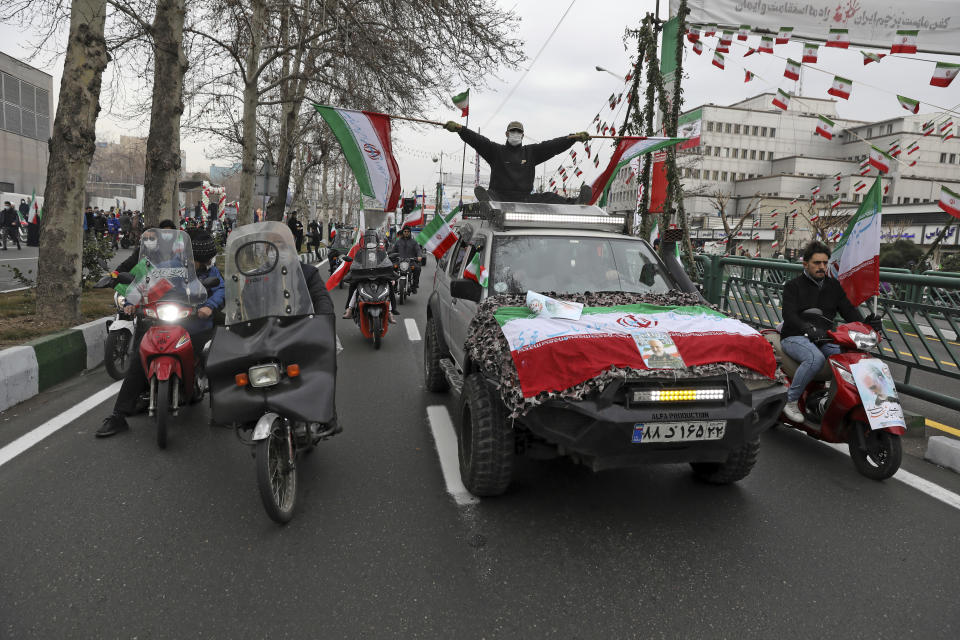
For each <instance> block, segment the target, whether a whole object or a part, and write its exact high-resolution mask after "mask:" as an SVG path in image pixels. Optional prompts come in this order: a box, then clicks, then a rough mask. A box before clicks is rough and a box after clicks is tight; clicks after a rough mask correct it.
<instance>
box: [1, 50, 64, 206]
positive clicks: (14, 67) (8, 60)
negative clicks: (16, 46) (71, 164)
mask: <svg viewBox="0 0 960 640" xmlns="http://www.w3.org/2000/svg"><path fill="white" fill-rule="evenodd" d="M52 92H53V77H52V76H50V74H47V73H44V72H43V71H40V70H39V69H35V68H33V67H31V66H30V65H28V64H26V63H24V62H21V61H20V60H17V59H16V58H13V57H11V56H8V55H6V54H5V53H0V192H6V193H19V194H27V195H29V194H31V193H33V191H34V190H36V192H37V193H38V194H42V193H43V189H44V187H45V186H46V182H47V159H48V158H49V151H48V148H47V141H48V140H49V139H50V135H51V133H52V126H53V125H52V122H53V96H52Z"/></svg>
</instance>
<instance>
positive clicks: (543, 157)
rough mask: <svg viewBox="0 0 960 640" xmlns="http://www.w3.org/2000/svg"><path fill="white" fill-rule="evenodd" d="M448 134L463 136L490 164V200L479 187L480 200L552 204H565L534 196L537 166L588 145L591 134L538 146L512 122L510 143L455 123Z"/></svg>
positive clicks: (584, 197)
mask: <svg viewBox="0 0 960 640" xmlns="http://www.w3.org/2000/svg"><path fill="white" fill-rule="evenodd" d="M444 129H446V130H447V131H453V132H457V133H459V134H460V139H461V140H463V141H464V142H466V143H467V144H468V145H470V146H471V147H473V148H474V149H476V151H477V153H479V154H480V157H482V158H483V159H484V160H486V161H487V164H489V165H490V190H489V197H483V196H485V195H487V194H486V193H485V192H483V190H482V187H477V191H478V193H477V196H478V198H479V199H481V200H489V199H491V198H493V199H497V200H503V201H506V202H553V203H558V204H562V203H566V202H568V201H567V199H566V198H563V197H561V196H559V195H557V194H555V193H552V192H544V193H532V191H533V180H534V177H535V175H536V170H537V165H538V164H540V163H542V162H546V161H547V160H549V159H550V158H552V157H554V156H556V155H558V154H561V153H563V152H564V151H566V150H567V149H569V148H570V147H572V146H573V145H574V143H576V142H578V141H579V142H587V141H589V140H590V134H589V133H587V132H586V131H581V132H579V133H571V134H569V135H566V136H561V137H559V138H554V139H553V140H546V141H544V142H539V143H537V144H527V145H525V144H523V125H522V124H521V123H519V122H516V121H514V122H511V123H510V124H508V125H507V143H506V144H497V143H495V142H491V141H490V140H488V139H487V138H485V137H483V136H482V135H480V134H479V133H477V132H475V131H471V130H470V129H467V128H466V127H464V126H463V125H461V124H458V123H456V122H454V121H453V120H451V121H449V122H447V124H445V125H444ZM590 195H591V191H590V187H589V186H587V185H583V186H582V187H581V188H580V196H579V198H577V200H576V201H577V202H579V203H581V204H585V203H587V202H589V201H590Z"/></svg>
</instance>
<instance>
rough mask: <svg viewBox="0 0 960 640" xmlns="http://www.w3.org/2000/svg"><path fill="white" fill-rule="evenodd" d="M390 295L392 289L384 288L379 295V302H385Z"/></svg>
mask: <svg viewBox="0 0 960 640" xmlns="http://www.w3.org/2000/svg"><path fill="white" fill-rule="evenodd" d="M388 293H390V289H389V288H387V287H384V288H383V289H381V290H380V292H379V293H377V300H383V299H384V298H386V297H387V294H388Z"/></svg>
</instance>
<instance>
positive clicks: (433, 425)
mask: <svg viewBox="0 0 960 640" xmlns="http://www.w3.org/2000/svg"><path fill="white" fill-rule="evenodd" d="M427 418H428V419H429V420H430V431H432V432H433V441H434V443H435V444H436V445H437V456H438V457H439V458H440V468H441V469H442V470H443V479H444V481H445V482H446V483H447V493H449V494H450V496H451V497H452V498H453V499H454V501H455V502H456V503H457V504H459V505H461V506H462V505H468V504H476V503H477V502H479V501H480V499H479V498H477V497H476V496H475V495H473V494H472V493H470V492H469V491H467V488H466V487H465V486H463V479H462V478H461V477H460V462H459V460H458V458H457V434H456V432H455V431H454V430H453V422H451V421H450V412H449V411H447V408H446V407H444V406H443V405H434V406H431V407H427Z"/></svg>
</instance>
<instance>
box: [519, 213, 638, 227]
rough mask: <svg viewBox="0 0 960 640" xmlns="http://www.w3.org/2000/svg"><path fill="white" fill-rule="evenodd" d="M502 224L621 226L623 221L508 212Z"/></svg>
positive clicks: (582, 216) (599, 217)
mask: <svg viewBox="0 0 960 640" xmlns="http://www.w3.org/2000/svg"><path fill="white" fill-rule="evenodd" d="M503 220H504V222H556V223H558V224H612V225H622V224H623V220H618V219H617V218H613V217H611V216H585V215H576V214H572V215H567V214H555V213H520V212H515V211H509V212H507V213H504V214H503Z"/></svg>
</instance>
